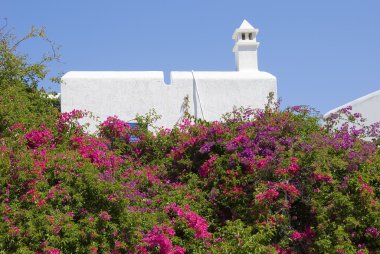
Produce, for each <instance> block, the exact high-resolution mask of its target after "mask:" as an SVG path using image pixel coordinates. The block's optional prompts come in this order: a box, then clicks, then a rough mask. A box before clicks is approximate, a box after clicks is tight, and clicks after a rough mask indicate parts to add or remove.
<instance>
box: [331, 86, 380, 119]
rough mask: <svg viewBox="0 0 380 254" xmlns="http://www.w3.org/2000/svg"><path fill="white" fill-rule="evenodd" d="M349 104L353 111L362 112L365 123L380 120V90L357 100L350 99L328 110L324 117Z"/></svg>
mask: <svg viewBox="0 0 380 254" xmlns="http://www.w3.org/2000/svg"><path fill="white" fill-rule="evenodd" d="M348 106H351V107H352V110H351V112H352V113H361V114H362V117H364V118H365V119H366V121H365V122H364V123H363V124H364V125H367V126H369V125H371V124H373V123H375V122H379V121H380V110H379V109H380V90H378V91H376V92H373V93H370V94H367V95H365V96H363V97H360V98H358V99H356V100H353V101H350V102H348V103H346V104H344V105H342V106H339V107H337V108H335V109H332V110H330V111H329V112H327V113H326V114H325V115H324V117H328V116H329V115H331V114H332V113H335V112H337V111H338V110H339V109H342V108H346V107H348Z"/></svg>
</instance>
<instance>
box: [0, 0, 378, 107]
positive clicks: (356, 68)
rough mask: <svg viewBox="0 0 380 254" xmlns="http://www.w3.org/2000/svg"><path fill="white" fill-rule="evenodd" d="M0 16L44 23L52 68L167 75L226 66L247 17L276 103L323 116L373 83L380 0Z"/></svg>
mask: <svg viewBox="0 0 380 254" xmlns="http://www.w3.org/2000/svg"><path fill="white" fill-rule="evenodd" d="M0 18H7V19H8V26H9V27H12V28H14V32H15V33H16V34H18V35H22V34H24V33H26V32H27V31H28V29H29V28H30V27H31V26H32V25H35V26H44V27H46V30H47V33H48V35H49V37H50V39H52V40H54V41H55V42H56V43H57V44H59V45H61V46H62V47H61V50H60V53H61V55H62V63H60V64H54V65H52V66H51V68H50V69H51V71H52V72H53V73H64V72H67V71H71V70H77V71H80V70H94V71H99V70H125V71H129V70H131V71H133V70H162V71H165V73H166V74H165V75H167V76H169V75H168V73H169V72H170V71H171V70H196V71H202V70H208V71H212V70H215V71H218V70H220V71H229V70H231V71H232V70H234V69H235V63H234V56H233V53H232V47H233V44H234V43H233V40H232V39H231V36H232V33H233V31H234V30H235V28H237V27H238V26H239V25H240V23H241V22H242V20H243V19H247V20H248V21H249V22H250V23H251V24H252V25H253V26H254V27H256V28H258V29H259V30H260V32H259V34H258V36H257V40H258V41H259V42H260V43H261V44H260V47H259V69H260V70H263V71H267V72H270V73H272V74H274V75H275V76H276V77H277V79H278V92H279V96H280V97H281V98H282V101H283V103H282V106H283V107H285V106H291V105H301V104H302V105H310V106H312V107H314V108H316V109H317V110H319V111H320V112H321V113H325V112H326V111H328V110H330V109H332V108H335V107H337V106H340V105H342V104H344V103H346V102H349V101H351V100H353V99H356V98H358V97H360V96H363V95H366V94H368V93H371V92H374V91H376V90H378V89H380V1H379V0H355V1H354V0H319V1H305V0H289V1H284V0H276V1H275V0H261V1H255V0H229V1H227V0H191V1H190V0H151V1H146V0H135V1H131V0H112V1H105V0H104V1H100V0H91V1H90V0H65V1H51V0H36V1H27V0H0ZM1 22H2V23H4V22H3V21H1ZM41 45H43V44H41V43H40V42H30V43H29V44H28V45H25V46H24V47H25V51H27V52H29V53H31V57H32V59H33V57H34V56H35V55H36V54H37V53H41V52H43V51H44V50H46V49H47V48H44V47H42V46H41ZM44 84H47V83H44ZM51 88H52V89H53V90H55V91H59V86H58V85H51Z"/></svg>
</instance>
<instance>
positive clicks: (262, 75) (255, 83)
mask: <svg viewBox="0 0 380 254" xmlns="http://www.w3.org/2000/svg"><path fill="white" fill-rule="evenodd" d="M193 75H194V78H193ZM196 88H197V89H198V94H199V98H198V95H197V93H196ZM270 92H273V93H274V94H275V96H276V94H277V82H276V78H275V77H274V76H273V75H271V74H269V73H266V72H260V71H250V72H237V71H236V72H194V73H192V72H172V73H171V84H165V82H164V74H163V72H160V71H152V72H68V73H67V74H65V75H64V76H63V78H62V85H61V105H62V106H61V107H62V112H68V111H71V110H73V109H80V110H88V111H90V112H92V113H93V114H94V115H95V116H97V117H99V119H100V120H101V121H102V120H105V119H106V118H107V117H108V116H113V115H117V116H118V117H119V118H120V119H122V120H125V121H131V122H133V119H134V118H135V116H136V114H137V113H139V114H145V113H147V112H149V110H150V109H152V108H154V109H155V110H156V112H157V113H158V114H160V115H162V118H161V119H160V120H159V121H158V122H157V123H156V125H157V126H164V127H172V126H173V125H174V124H175V123H176V122H177V121H178V120H179V119H180V118H181V116H182V112H181V106H182V104H183V101H184V100H183V99H184V97H185V96H186V95H188V96H189V99H190V113H192V114H194V115H195V116H197V117H199V118H203V116H202V113H201V107H202V109H203V114H204V118H205V119H206V120H210V121H212V120H219V119H220V117H221V115H222V114H224V113H226V112H230V111H231V110H232V109H233V107H234V106H237V107H240V106H251V107H254V108H262V107H263V106H264V105H265V103H266V102H267V96H268V95H269V93H270ZM88 121H89V122H90V124H91V128H90V130H91V131H94V130H95V125H96V123H95V122H94V121H92V120H88Z"/></svg>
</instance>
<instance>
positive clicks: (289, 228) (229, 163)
mask: <svg viewBox="0 0 380 254" xmlns="http://www.w3.org/2000/svg"><path fill="white" fill-rule="evenodd" d="M341 113H344V114H346V115H347V116H348V117H347V118H348V119H349V120H350V121H351V120H352V121H358V122H360V116H359V115H350V111H349V110H344V112H341ZM84 116H86V113H84V112H81V111H73V112H69V113H64V114H61V115H60V116H58V117H57V116H55V115H54V114H52V115H51V118H52V119H50V121H47V123H46V124H34V125H33V124H31V125H25V124H23V123H22V122H20V123H16V124H14V125H11V126H9V127H7V128H6V129H5V130H4V131H2V133H1V135H0V137H1V138H0V172H1V174H0V202H1V203H0V213H1V216H0V250H1V251H2V252H4V253H12V252H22V253H136V254H137V253H162V254H163V253H171V254H181V253H377V252H378V251H379V250H380V237H379V234H380V233H379V229H380V220H379V219H378V218H380V204H379V201H380V198H379V195H380V187H379V186H380V169H379V165H380V157H379V156H380V155H379V151H378V147H377V143H376V140H373V141H368V140H369V139H368V138H367V139H363V138H365V137H368V136H377V135H378V133H379V132H378V129H377V128H376V126H372V127H368V128H367V127H363V128H361V127H360V128H359V127H358V125H353V124H351V123H347V124H340V125H339V124H338V122H337V121H338V119H340V118H338V117H337V116H332V117H331V118H329V119H327V120H326V124H323V125H322V124H321V123H320V119H319V118H317V117H316V116H314V115H313V114H312V113H311V112H310V110H308V109H307V108H305V107H294V108H291V109H287V110H283V111H281V110H279V109H278V108H271V107H267V108H266V109H265V110H251V109H245V110H236V111H234V112H232V113H230V114H228V115H226V116H225V118H224V119H223V120H222V121H220V122H205V121H198V120H196V119H193V118H191V117H189V116H188V117H187V118H185V119H184V120H183V121H182V122H181V123H180V124H178V126H175V127H174V128H173V129H170V130H169V129H160V130H157V131H155V132H151V131H149V130H148V129H147V128H141V129H133V128H130V127H129V126H128V124H126V123H125V122H123V121H121V120H120V119H118V118H116V117H110V118H108V119H107V120H106V121H105V122H104V123H102V124H101V125H100V131H99V133H98V134H97V135H89V134H86V132H85V131H84V129H83V128H84V127H83V126H81V125H79V123H78V119H79V118H81V117H84ZM352 121H351V122H352ZM141 126H143V125H141ZM131 136H134V137H137V139H136V142H130V137H131Z"/></svg>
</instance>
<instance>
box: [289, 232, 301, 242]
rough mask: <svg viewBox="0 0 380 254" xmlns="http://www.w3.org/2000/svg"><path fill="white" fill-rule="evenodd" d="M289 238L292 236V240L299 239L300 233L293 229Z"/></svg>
mask: <svg viewBox="0 0 380 254" xmlns="http://www.w3.org/2000/svg"><path fill="white" fill-rule="evenodd" d="M290 238H292V239H293V240H294V241H299V240H302V238H303V237H302V234H301V233H300V232H298V231H294V232H293V233H292V234H291V235H290Z"/></svg>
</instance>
